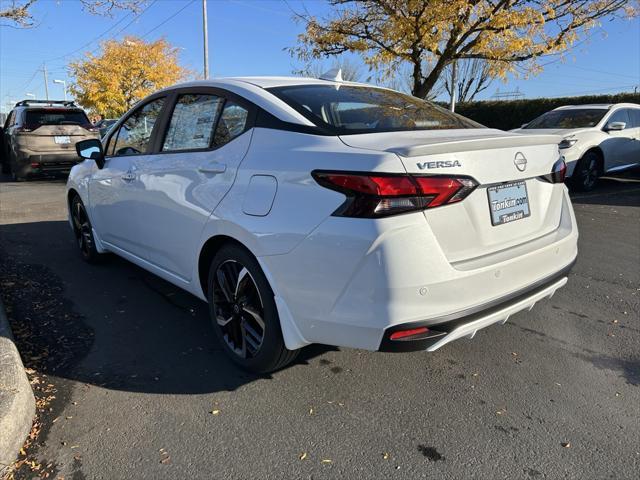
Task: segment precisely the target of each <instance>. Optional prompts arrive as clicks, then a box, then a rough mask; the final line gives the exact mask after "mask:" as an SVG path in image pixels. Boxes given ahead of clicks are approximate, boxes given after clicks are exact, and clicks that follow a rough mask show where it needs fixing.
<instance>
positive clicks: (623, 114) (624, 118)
mask: <svg viewBox="0 0 640 480" xmlns="http://www.w3.org/2000/svg"><path fill="white" fill-rule="evenodd" d="M613 122H624V123H625V124H626V125H625V127H624V128H625V130H626V129H627V128H629V127H630V122H629V114H628V113H627V110H626V109H620V110H616V111H615V112H613V114H612V115H611V116H610V117H609V120H607V125H610V124H612V123H613Z"/></svg>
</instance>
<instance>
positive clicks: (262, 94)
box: [134, 77, 388, 127]
mask: <svg viewBox="0 0 640 480" xmlns="http://www.w3.org/2000/svg"><path fill="white" fill-rule="evenodd" d="M297 85H333V86H336V87H337V86H341V85H351V86H360V87H370V88H379V89H382V90H388V89H385V88H383V87H375V86H373V85H367V84H364V83H357V82H346V81H340V82H337V81H332V80H322V79H317V78H304V77H225V78H211V79H209V80H196V81H192V82H186V83H181V84H177V85H173V86H171V87H167V88H165V89H163V90H160V92H171V91H173V90H176V89H178V88H191V87H213V88H220V89H224V90H227V91H229V92H232V93H235V94H236V95H239V96H240V97H243V98H245V99H247V100H249V101H250V102H252V103H254V104H256V105H257V106H259V107H261V108H263V109H264V110H266V111H267V112H269V113H271V114H272V115H274V116H275V117H277V118H278V119H280V120H282V121H285V122H289V123H296V124H299V125H306V126H310V127H313V126H315V125H314V124H313V123H312V122H311V121H310V120H309V119H308V118H306V117H305V116H303V115H302V114H301V113H300V112H298V111H297V110H295V109H294V108H293V107H292V106H291V105H289V104H287V103H286V102H285V101H284V100H281V99H280V98H278V97H276V96H275V95H273V94H271V93H270V92H268V91H267V90H266V89H268V88H272V87H284V86H297ZM160 92H157V93H160ZM154 95H155V94H154ZM134 108H135V107H134Z"/></svg>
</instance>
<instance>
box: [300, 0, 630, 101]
mask: <svg viewBox="0 0 640 480" xmlns="http://www.w3.org/2000/svg"><path fill="white" fill-rule="evenodd" d="M327 1H328V2H329V4H330V6H331V7H332V8H331V13H330V14H329V15H328V16H327V17H325V18H317V17H316V16H313V15H310V14H308V13H304V14H296V17H297V18H298V19H299V20H301V21H303V22H304V24H305V27H306V31H305V33H303V34H301V35H300V36H299V38H298V40H299V43H298V45H297V46H296V47H294V48H292V49H291V53H292V54H293V55H295V56H297V57H298V58H299V59H300V60H303V61H310V60H313V59H317V58H322V57H330V56H338V55H341V54H343V53H345V52H355V53H359V54H361V55H362V57H363V60H364V62H365V63H366V64H367V65H368V66H369V67H370V68H372V69H374V70H377V71H380V72H382V73H383V76H385V77H387V78H392V77H393V76H394V73H395V72H396V71H398V69H399V67H401V66H403V65H407V64H408V65H409V67H410V69H411V79H412V93H413V95H415V96H417V97H420V98H425V97H426V96H427V95H428V94H429V92H430V91H431V89H432V88H433V87H434V86H435V85H436V82H437V81H438V79H439V78H440V77H441V75H442V73H443V71H444V70H445V68H446V67H447V65H450V64H451V63H452V62H454V61H456V60H458V59H483V60H485V61H487V62H488V68H489V71H490V74H491V76H493V77H501V78H504V77H505V76H506V75H507V74H508V73H513V72H518V71H519V70H520V71H525V72H527V73H531V72H537V71H539V70H540V69H541V65H540V63H539V60H540V58H541V57H543V56H545V55H550V54H562V53H563V52H566V51H567V50H568V49H569V48H571V46H572V45H574V44H575V43H576V42H577V41H578V40H579V39H580V38H581V37H583V36H585V35H586V33H587V32H588V31H589V30H590V29H592V28H593V27H595V26H596V25H597V22H598V20H600V19H604V18H607V17H612V16H615V15H621V16H623V15H624V16H629V17H631V16H635V15H637V14H638V10H639V9H638V1H637V0H631V1H630V0H327ZM518 68H519V70H518Z"/></svg>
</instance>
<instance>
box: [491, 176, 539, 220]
mask: <svg viewBox="0 0 640 480" xmlns="http://www.w3.org/2000/svg"><path fill="white" fill-rule="evenodd" d="M487 198H488V200H489V212H490V213H491V224H492V225H493V226H498V225H504V224H505V223H511V222H515V221H516V220H521V219H523V218H526V217H528V216H529V215H531V212H530V210H529V195H528V193H527V184H526V182H525V181H519V182H509V183H503V184H500V185H494V186H492V187H488V188H487Z"/></svg>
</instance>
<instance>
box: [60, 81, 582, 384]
mask: <svg viewBox="0 0 640 480" xmlns="http://www.w3.org/2000/svg"><path fill="white" fill-rule="evenodd" d="M560 140H561V138H560V137H557V136H554V135H518V134H513V133H505V132H502V131H498V130H490V129H487V128H483V127H482V126H481V125H478V124H476V123H474V122H472V121H470V120H467V119H465V118H463V117H460V116H458V115H454V114H452V113H450V112H448V111H446V110H443V109H441V108H439V107H437V106H435V105H432V104H430V103H427V102H424V101H421V100H418V99H416V98H413V97H410V96H408V95H404V94H402V93H398V92H395V91H392V90H387V89H382V88H374V87H371V86H368V85H363V84H355V83H346V82H340V81H328V80H313V79H300V78H230V79H219V80H211V81H201V82H193V83H187V84H183V85H178V86H175V87H171V88H168V89H165V90H162V91H160V92H157V93H155V94H153V95H151V96H149V97H148V98H146V99H145V100H143V101H142V102H140V103H139V104H138V105H137V106H135V107H134V108H133V109H132V110H131V111H130V112H129V113H127V114H126V115H125V116H124V117H122V119H120V120H119V122H118V123H117V124H116V125H115V126H114V127H113V128H112V129H111V130H110V132H109V134H108V135H107V136H106V137H105V138H104V139H103V141H102V144H101V143H100V142H99V141H97V140H87V141H84V142H80V143H78V144H77V150H78V153H79V155H80V156H81V157H83V158H85V159H86V160H85V161H84V162H82V163H81V164H79V165H77V166H75V167H74V168H73V170H72V172H71V175H70V177H69V182H68V203H69V213H70V223H71V226H72V228H73V231H74V233H75V235H76V237H77V240H78V245H79V247H80V251H81V253H82V256H83V257H84V258H85V259H86V260H87V261H90V262H91V261H94V260H96V259H98V257H99V256H100V254H102V253H105V252H113V253H116V254H118V255H120V256H122V257H124V258H126V259H127V260H130V261H131V262H133V263H135V264H137V265H139V266H141V267H142V268H145V269H147V270H149V271H151V272H153V273H155V274H157V275H158V276H160V277H162V278H164V279H165V280H167V281H169V282H171V283H173V284H175V285H177V286H179V287H181V288H183V289H185V290H187V291H188V292H191V293H192V294H194V295H196V296H197V297H199V298H201V299H203V300H207V301H208V303H209V305H210V312H211V318H212V322H213V325H214V329H215V331H216V333H217V335H218V337H219V339H220V341H221V343H222V345H223V346H224V349H225V351H226V352H227V353H228V354H229V355H230V357H231V358H232V359H234V360H235V361H236V362H237V363H238V364H240V365H241V366H242V367H244V368H246V369H249V370H252V371H258V372H267V371H272V370H275V369H278V368H280V367H282V366H284V365H285V364H287V363H288V362H290V361H291V360H292V359H293V357H294V356H295V352H296V350H298V349H300V348H301V347H303V346H304V345H308V344H310V343H322V344H330V345H336V346H345V347H354V348H363V349H368V350H382V351H413V350H428V351H433V350H436V349H438V348H440V347H442V346H443V345H445V344H447V343H448V342H450V341H452V340H455V339H458V338H461V337H473V336H474V335H475V333H476V332H477V331H478V330H479V329H482V328H484V327H487V326H489V325H492V324H495V323H504V322H505V321H506V320H507V319H508V318H510V317H511V316H512V315H513V314H515V313H517V312H520V311H522V310H529V309H531V308H532V307H533V305H534V304H535V303H536V302H538V301H539V300H542V299H544V298H548V297H551V296H552V295H553V294H554V292H555V291H556V290H557V289H558V288H560V287H562V286H563V285H564V284H565V283H566V282H567V273H568V271H569V269H570V267H571V266H572V264H573V262H574V260H575V258H576V255H577V245H576V244H577V239H578V231H577V228H576V220H575V217H574V214H573V209H572V206H571V202H570V200H569V196H568V194H567V189H566V188H565V186H564V184H563V180H564V174H565V164H564V161H563V159H562V157H561V156H560V153H559V151H558V143H559V142H560Z"/></svg>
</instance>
